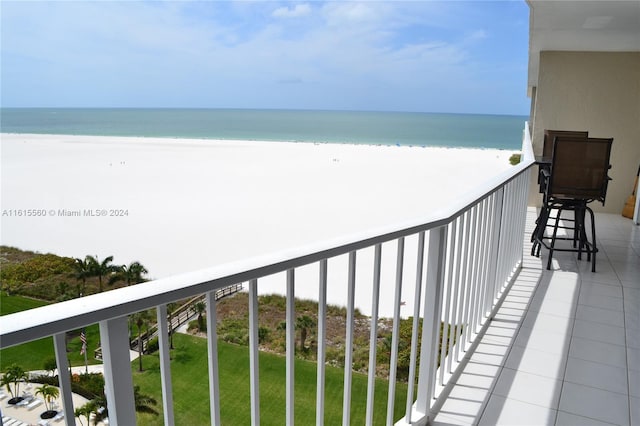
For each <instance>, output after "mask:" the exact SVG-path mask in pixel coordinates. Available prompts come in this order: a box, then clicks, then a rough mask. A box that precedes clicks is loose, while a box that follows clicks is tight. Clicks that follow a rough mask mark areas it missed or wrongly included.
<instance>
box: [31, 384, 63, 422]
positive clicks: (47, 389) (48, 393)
mask: <svg viewBox="0 0 640 426" xmlns="http://www.w3.org/2000/svg"><path fill="white" fill-rule="evenodd" d="M36 395H42V398H43V399H44V406H45V408H46V409H47V411H45V412H44V413H42V414H41V415H40V417H41V418H43V419H50V418H51V417H54V416H55V415H56V414H57V413H58V412H57V411H56V410H53V409H52V407H51V402H53V400H54V399H56V398H57V397H58V396H59V395H60V390H59V389H58V388H57V387H55V386H51V385H48V384H46V383H44V384H43V385H42V386H40V387H39V388H38V389H37V390H36Z"/></svg>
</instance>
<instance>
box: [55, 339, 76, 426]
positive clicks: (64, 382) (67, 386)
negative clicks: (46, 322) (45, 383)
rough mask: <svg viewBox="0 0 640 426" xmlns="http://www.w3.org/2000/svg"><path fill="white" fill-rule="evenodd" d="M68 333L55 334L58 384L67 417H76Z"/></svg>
mask: <svg viewBox="0 0 640 426" xmlns="http://www.w3.org/2000/svg"><path fill="white" fill-rule="evenodd" d="M66 340H67V339H66V333H59V334H56V335H54V336H53V349H54V351H55V353H56V366H57V367H58V384H59V385H60V394H61V395H62V410H63V411H64V417H65V419H75V414H74V410H73V397H72V391H71V379H70V378H69V376H70V374H69V359H68V358H67V342H66Z"/></svg>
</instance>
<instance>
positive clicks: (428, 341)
mask: <svg viewBox="0 0 640 426" xmlns="http://www.w3.org/2000/svg"><path fill="white" fill-rule="evenodd" d="M446 241H447V227H446V226H441V227H439V228H437V229H432V230H430V231H429V250H428V252H427V273H426V278H425V291H424V306H423V315H422V316H423V323H422V345H421V346H422V347H421V349H420V370H419V372H418V395H417V399H416V411H417V412H418V413H421V414H422V415H423V416H427V417H428V418H429V419H431V417H430V416H431V414H430V412H431V403H432V401H433V397H434V390H435V385H436V370H437V368H438V365H437V362H438V342H439V340H438V335H439V332H440V319H441V310H440V309H441V306H442V304H441V300H442V289H443V283H444V270H445V261H446V259H445V253H446ZM431 420H433V419H431Z"/></svg>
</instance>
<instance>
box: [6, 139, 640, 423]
mask: <svg viewBox="0 0 640 426" xmlns="http://www.w3.org/2000/svg"><path fill="white" fill-rule="evenodd" d="M523 153H524V155H523V159H524V161H523V162H522V163H521V164H519V165H518V166H515V167H514V168H513V169H511V170H509V171H507V172H506V173H504V174H503V175H501V176H499V177H497V178H496V179H495V180H494V181H492V182H490V183H488V184H487V185H484V186H482V187H481V188H477V190H476V192H474V193H471V194H467V195H465V196H462V197H460V199H459V200H458V203H457V204H456V205H452V206H446V207H445V208H443V209H442V210H440V211H437V212H433V213H432V214H430V215H429V216H428V217H425V218H422V219H420V220H417V221H415V222H409V223H403V224H391V225H389V226H388V227H387V228H384V229H378V230H374V231H371V232H368V233H365V234H361V235H355V236H346V237H344V238H342V239H340V240H334V241H329V242H318V243H317V245H314V246H311V247H303V248H295V249H291V250H288V251H285V252H279V253H271V254H268V255H267V256H264V257H260V258H255V259H247V260H244V261H242V262H238V263H234V264H227V265H221V266H217V267H213V268H210V269H206V270H202V271H195V272H192V273H188V274H184V275H179V276H175V277H171V278H167V279H161V280H156V281H154V282H149V283H144V284H139V285H136V286H133V287H128V288H123V289H118V290H114V291H111V292H107V293H103V294H100V295H93V296H88V297H84V298H81V299H76V300H72V301H68V302H63V303H59V304H54V305H49V306H45V307H42V308H38V309H35V310H31V311H27V312H21V313H16V314H12V315H8V316H4V317H2V326H1V330H0V333H1V334H0V347H2V348H4V347H8V346H14V345H17V344H20V343H24V342H28V341H31V340H35V339H38V338H42V337H47V336H51V337H52V338H53V341H54V347H55V351H56V360H57V365H58V369H59V370H64V369H65V368H66V366H67V365H68V362H67V354H66V350H65V332H66V331H68V330H74V329H78V328H81V327H83V326H86V325H89V324H94V323H96V322H98V323H99V325H100V339H101V344H102V353H103V359H104V371H105V382H106V386H105V387H106V395H107V402H108V407H109V423H110V424H115V425H132V424H135V422H136V417H135V409H134V406H133V405H134V404H133V381H132V375H131V368H130V359H129V342H128V337H127V315H130V314H133V313H136V312H139V311H141V310H146V309H149V308H157V312H158V327H159V330H160V333H159V336H160V341H159V346H160V364H161V377H162V391H163V409H164V413H163V415H164V424H165V425H173V424H174V423H175V420H174V413H173V404H172V392H173V390H172V386H171V382H172V381H171V365H170V360H169V349H168V346H169V343H168V338H167V337H166V336H167V334H168V333H167V331H168V329H167V314H166V305H167V304H168V303H171V302H173V301H176V300H181V299H185V298H188V297H193V296H196V295H199V294H205V297H206V301H207V322H208V324H207V330H208V336H207V337H208V339H207V344H208V353H209V359H208V365H207V366H203V374H204V373H205V370H206V371H207V373H208V378H209V398H210V401H209V403H210V407H211V413H212V414H211V423H212V424H216V425H218V424H223V423H224V419H222V420H221V418H220V409H219V407H220V398H223V397H224V395H221V393H220V388H219V380H218V372H219V371H221V370H222V369H224V368H225V365H223V364H220V363H218V350H217V334H216V309H215V307H216V303H215V293H216V291H217V290H219V289H221V288H224V287H227V286H229V285H234V284H238V283H247V288H248V291H249V330H248V332H249V351H250V362H249V365H247V368H248V370H249V371H250V373H251V376H250V388H251V392H250V399H249V400H247V401H246V410H247V412H250V413H251V418H252V423H253V424H260V401H259V399H260V391H259V389H260V377H259V374H258V371H259V369H258V363H259V358H258V315H257V312H258V297H257V295H258V290H259V286H260V282H261V280H264V279H265V277H269V276H272V275H273V274H281V275H283V276H284V279H285V286H286V294H287V314H286V323H287V325H288V326H287V327H286V330H287V331H286V333H287V337H286V357H285V358H286V378H285V385H284V386H286V402H285V404H284V406H283V407H282V410H283V411H284V412H286V423H287V424H293V423H294V418H295V417H294V407H295V395H296V388H295V381H294V378H295V374H296V371H295V363H294V360H295V327H294V326H293V325H294V324H295V320H296V313H295V305H294V303H293V301H294V298H295V292H296V286H298V285H300V284H299V283H298V282H297V281H296V276H297V272H298V271H299V270H300V269H301V268H314V269H315V271H316V272H317V274H316V277H317V281H316V285H317V286H318V292H319V302H320V303H319V308H318V309H319V311H318V318H319V321H318V342H319V344H318V360H320V362H319V363H318V369H317V381H316V388H317V392H316V393H317V401H316V410H315V411H316V413H315V418H313V419H312V418H311V417H312V416H311V415H309V417H310V418H309V421H308V423H313V422H315V423H316V424H323V423H324V411H325V410H324V407H325V397H324V396H325V395H326V394H327V393H328V392H331V393H339V394H341V395H343V406H342V413H343V414H342V423H343V424H351V422H352V419H351V411H350V404H351V400H352V397H353V395H352V393H353V392H352V386H351V385H352V376H353V372H352V368H351V365H352V354H353V347H354V338H353V331H354V322H355V321H354V316H355V307H354V299H355V292H356V290H357V289H360V287H356V281H357V280H356V275H358V276H360V275H363V274H365V275H366V274H369V275H370V276H371V286H370V288H371V290H369V291H371V324H372V326H371V327H370V335H371V337H370V340H369V342H370V344H369V346H370V349H369V351H370V352H369V368H368V371H370V372H371V373H370V374H369V376H368V384H369V385H368V389H367V395H366V398H367V404H366V420H365V423H366V424H374V422H375V423H376V424H379V423H386V424H393V423H394V422H395V423H396V424H425V423H427V422H436V423H439V424H475V423H478V422H480V423H487V424H494V423H496V422H503V423H514V422H516V423H517V422H522V421H524V422H529V423H535V424H555V423H556V421H557V423H559V424H561V423H562V424H564V423H570V422H572V421H575V422H577V423H580V422H581V421H584V422H585V423H586V422H588V421H594V422H596V423H602V421H609V422H612V423H617V424H632V423H638V422H640V417H639V415H638V401H639V400H640V395H638V393H639V389H638V387H639V386H638V384H639V382H640V378H639V375H640V373H639V371H638V370H639V368H638V359H639V351H640V344H639V341H638V335H640V333H638V329H640V318H639V311H638V301H639V300H640V295H639V293H640V284H638V282H640V280H638V277H639V276H640V266H639V265H640V263H639V262H638V259H639V255H638V254H639V253H640V232H639V230H638V228H637V227H635V226H634V225H632V224H631V221H629V220H625V219H620V218H617V217H614V216H611V215H599V216H598V219H597V222H598V223H597V225H598V228H599V239H600V243H601V249H602V251H601V253H600V255H599V257H598V272H597V273H595V274H592V273H591V272H587V271H589V268H588V265H587V263H586V262H576V261H575V260H574V259H573V258H572V257H571V256H558V257H557V258H556V260H557V264H556V265H555V266H554V270H553V271H551V272H547V271H544V270H543V268H542V266H541V265H542V263H541V262H542V261H543V260H544V253H543V259H542V260H541V259H537V258H531V257H529V256H528V255H527V254H528V247H527V244H526V242H528V236H529V235H530V230H529V228H530V227H531V224H532V221H533V219H534V218H535V211H534V210H532V209H528V208H527V206H526V204H527V188H528V185H529V181H530V176H529V175H530V173H532V171H533V167H534V166H533V160H532V158H533V155H532V151H531V140H530V132H529V130H528V128H525V131H524V138H523ZM523 247H524V255H523ZM389 253H391V254H392V257H393V258H394V265H395V266H394V269H395V274H394V277H393V279H392V280H391V282H384V283H383V284H384V285H385V286H390V287H391V288H393V291H394V297H393V307H394V317H393V321H394V322H393V330H394V333H393V335H394V337H393V341H392V344H391V357H390V358H391V363H390V375H389V376H390V380H389V382H388V383H389V384H388V387H389V389H388V401H389V402H388V405H387V415H386V419H382V418H376V419H374V418H373V401H374V391H375V389H376V386H375V385H374V383H375V380H374V379H375V377H374V374H373V372H375V370H376V362H377V361H376V338H377V329H376V327H377V326H376V325H377V323H378V321H377V319H378V308H379V306H380V294H381V292H380V287H381V263H382V260H381V259H382V257H383V255H387V256H388V255H389ZM336 259H340V260H343V261H344V265H345V266H344V268H343V269H344V271H343V274H342V275H341V277H340V278H339V279H341V280H343V282H344V286H345V287H346V288H347V299H346V301H345V305H346V312H347V316H346V332H345V368H344V374H343V377H344V384H343V386H341V387H340V388H339V389H336V388H329V387H328V386H327V385H326V384H325V380H324V377H325V374H324V372H325V370H324V362H322V360H324V359H325V352H326V347H325V344H324V343H323V342H324V341H325V339H324V333H325V324H324V322H323V320H322V319H323V318H325V311H326V309H327V303H326V300H327V280H328V279H335V277H334V275H332V274H330V272H333V269H334V268H333V265H334V261H335V260H336ZM363 261H364V263H363ZM368 262H370V265H371V270H369V271H368V272H363V269H368V266H369V263H368ZM363 264H364V265H366V267H364V268H363ZM305 285H309V284H308V283H305ZM407 286H409V287H410V288H411V292H412V295H413V296H412V297H413V300H414V303H413V306H410V307H407V310H408V311H410V312H411V314H410V315H411V316H412V317H413V318H415V319H416V320H415V321H414V322H413V340H412V342H411V359H410V369H409V380H408V383H409V386H408V390H407V399H406V405H405V406H403V407H402V412H403V413H404V416H403V417H402V418H400V419H398V418H394V414H393V413H394V409H396V408H397V407H395V406H394V404H395V393H396V392H395V391H396V380H395V378H396V365H397V359H398V353H399V350H398V338H397V336H398V328H399V320H400V312H401V306H402V304H403V300H404V297H403V294H402V291H406V288H407ZM418 318H422V319H423V322H422V326H421V327H420V324H419V321H418V320H417V319H418ZM443 325H444V326H443ZM625 330H626V331H625ZM634 330H635V332H634ZM60 381H61V382H60V387H61V391H62V399H63V405H64V414H65V415H64V418H65V419H66V421H67V422H68V424H73V419H74V415H73V410H74V407H73V401H72V394H71V392H70V383H69V378H68V376H65V375H62V377H61V378H60ZM525 410H527V411H525ZM514 413H515V415H517V417H516V418H514V417H510V416H513V415H514ZM524 413H527V414H526V415H524ZM529 413H531V414H529ZM572 415H580V416H582V418H581V417H570V416H572Z"/></svg>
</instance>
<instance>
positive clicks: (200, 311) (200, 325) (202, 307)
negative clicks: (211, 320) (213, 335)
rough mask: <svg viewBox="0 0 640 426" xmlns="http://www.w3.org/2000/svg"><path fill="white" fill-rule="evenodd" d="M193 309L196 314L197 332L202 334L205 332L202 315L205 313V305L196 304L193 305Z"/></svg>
mask: <svg viewBox="0 0 640 426" xmlns="http://www.w3.org/2000/svg"><path fill="white" fill-rule="evenodd" d="M193 309H194V310H195V311H196V313H197V314H198V331H200V332H201V333H202V332H203V331H205V330H206V328H205V324H204V316H203V314H204V313H205V312H206V311H207V304H206V303H204V302H198V303H196V304H195V305H193Z"/></svg>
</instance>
